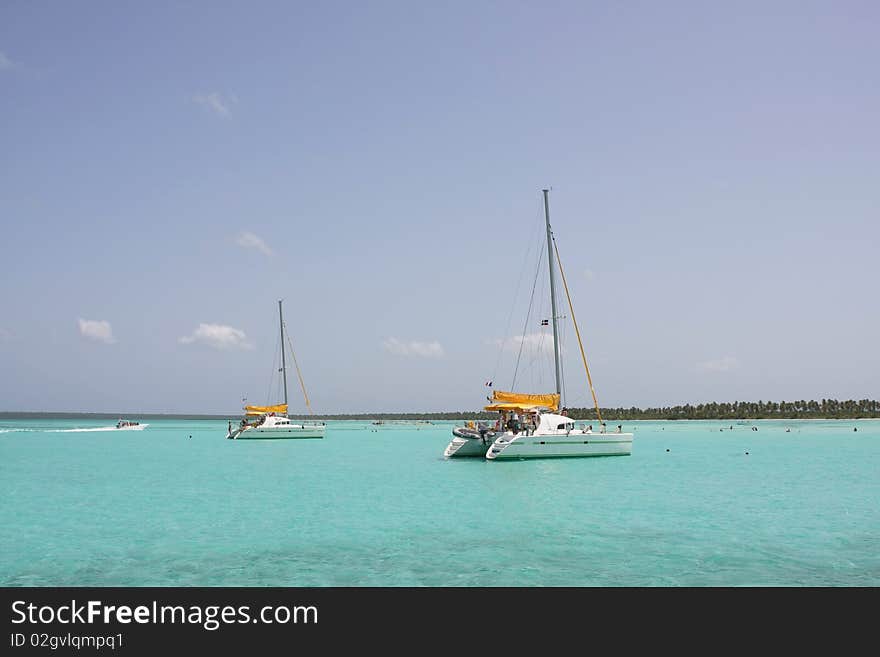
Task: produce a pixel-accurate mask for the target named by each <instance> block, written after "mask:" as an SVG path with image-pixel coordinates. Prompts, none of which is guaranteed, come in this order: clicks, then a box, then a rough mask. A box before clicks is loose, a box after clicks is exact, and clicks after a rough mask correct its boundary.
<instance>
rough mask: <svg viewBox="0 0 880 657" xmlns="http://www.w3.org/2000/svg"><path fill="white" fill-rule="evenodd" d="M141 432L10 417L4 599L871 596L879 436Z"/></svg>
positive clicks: (681, 428) (878, 546)
mask: <svg viewBox="0 0 880 657" xmlns="http://www.w3.org/2000/svg"><path fill="white" fill-rule="evenodd" d="M131 419H134V420H140V421H141V422H149V426H148V427H147V428H146V429H145V430H143V431H115V430H99V431H94V430H92V431H81V430H77V431H73V429H96V428H102V427H104V428H106V427H112V426H113V425H114V424H115V423H114V422H113V421H110V420H90V421H85V420H73V419H71V420H3V421H0V481H2V484H3V504H2V507H0V527H2V528H3V529H2V533H0V584H2V585H4V586H117V585H118V586H652V587H667V586H697V587H702V586H765V585H766V586H878V585H880V421H876V420H844V421H756V422H753V423H751V424H748V425H742V424H736V423H731V422H726V423H723V422H721V421H705V422H629V423H624V429H625V430H628V431H634V433H635V441H634V449H633V454H632V456H629V457H607V458H577V459H552V460H538V461H516V462H487V461H485V460H483V459H452V460H444V458H443V456H442V454H443V449H444V448H445V447H446V444H447V443H448V441H449V440H450V438H451V434H450V430H451V427H452V426H453V424H454V423H451V422H450V423H434V424H416V423H409V424H405V423H392V424H385V425H381V426H373V425H371V424H370V423H368V422H341V421H340V422H329V423H328V427H327V434H326V438H325V439H324V440H279V441H231V440H226V439H225V438H224V436H225V433H226V422H225V421H214V420H167V419H166V420H150V419H143V418H136V417H135V418H131ZM616 424H617V423H616V422H613V424H612V422H611V421H609V426H613V425H616ZM731 424H732V426H733V429H732V430H731V429H730V428H729V427H730V426H731ZM752 426H756V427H758V431H753V430H752ZM853 427H858V431H857V432H854V431H853ZM721 428H723V429H724V431H720V429H721ZM786 428H790V430H791V431H790V432H786ZM190 436H191V437H190Z"/></svg>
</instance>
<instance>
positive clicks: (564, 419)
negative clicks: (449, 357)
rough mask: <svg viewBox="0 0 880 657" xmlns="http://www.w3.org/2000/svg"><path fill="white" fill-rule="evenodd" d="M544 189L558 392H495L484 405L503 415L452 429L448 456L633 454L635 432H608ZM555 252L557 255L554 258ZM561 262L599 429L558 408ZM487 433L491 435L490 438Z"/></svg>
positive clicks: (560, 389) (508, 457)
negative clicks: (477, 427) (474, 427)
mask: <svg viewBox="0 0 880 657" xmlns="http://www.w3.org/2000/svg"><path fill="white" fill-rule="evenodd" d="M543 192H544V220H545V224H546V231H547V256H548V264H549V268H550V303H551V309H552V315H553V356H554V364H555V372H556V391H555V393H543V394H533V393H521V392H504V391H500V390H495V391H493V394H492V399H491V403H490V404H489V405H488V406H486V407H485V410H487V411H497V412H498V413H499V418H498V420H497V421H496V423H495V425H494V426H493V427H491V428H490V427H483V431H482V432H480V431H477V432H473V431H471V432H468V431H463V430H462V429H458V430H457V431H456V430H454V431H453V434H454V437H453V439H452V441H451V442H450V443H449V445H447V447H446V450H445V451H444V456H446V457H447V458H449V457H457V456H483V457H485V458H487V459H489V460H493V461H494V460H507V459H529V458H554V457H577V456H622V455H630V454H632V442H633V434H631V433H624V432H623V431H622V429H621V428H619V429H618V431H617V432H614V433H607V432H606V431H605V422H604V421H603V420H602V413H601V411H600V409H599V402H598V400H597V398H596V392H595V390H594V389H593V381H592V377H591V376H590V370H589V367H588V366H587V358H586V354H585V352H584V348H583V344H582V343H581V338H580V330H579V329H578V326H577V322H576V321H575V317H574V307H573V306H572V303H571V297H570V296H569V294H568V284H567V283H566V282H565V273H564V272H563V270H562V265H561V263H560V262H559V251H558V250H557V249H556V248H555V242H554V240H553V232H552V231H551V229H550V204H549V199H548V194H549V191H548V190H546V189H545V190H543ZM554 254H555V258H554ZM556 267H559V272H560V274H561V275H562V281H563V284H564V286H565V294H566V297H567V298H568V304H569V309H570V311H571V319H572V323H573V324H574V327H575V332H576V335H577V339H578V346H579V347H580V353H581V358H582V360H583V364H584V370H585V372H586V375H587V382H588V384H589V387H590V393H591V394H592V397H593V403H594V405H595V409H596V417H597V418H598V420H597V422H598V426H599V429H598V430H597V431H593V429H592V425H589V426H587V427H585V426H584V424H583V423H581V424H580V426H576V425H577V423H576V422H575V420H573V419H572V418H570V417H568V416H567V415H565V411H564V409H563V411H562V412H560V406H561V404H560V401H561V399H562V375H561V369H562V368H561V363H560V359H559V328H558V320H559V314H558V313H557V310H556V281H555V269H556ZM487 434H492V438H491V439H490V440H487V439H486V436H487Z"/></svg>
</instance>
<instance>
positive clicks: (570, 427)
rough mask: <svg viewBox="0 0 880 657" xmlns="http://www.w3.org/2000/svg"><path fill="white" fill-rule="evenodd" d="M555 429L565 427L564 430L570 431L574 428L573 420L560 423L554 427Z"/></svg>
mask: <svg viewBox="0 0 880 657" xmlns="http://www.w3.org/2000/svg"><path fill="white" fill-rule="evenodd" d="M556 428H557V429H565V430H566V431H572V430H573V429H574V422H571V423H565V424H560V425H559V426H557V427H556Z"/></svg>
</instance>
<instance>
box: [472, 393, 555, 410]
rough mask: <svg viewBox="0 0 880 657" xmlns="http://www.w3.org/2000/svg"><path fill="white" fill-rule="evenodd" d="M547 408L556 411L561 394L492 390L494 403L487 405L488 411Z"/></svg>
mask: <svg viewBox="0 0 880 657" xmlns="http://www.w3.org/2000/svg"><path fill="white" fill-rule="evenodd" d="M540 408H543V409H547V410H549V411H555V410H557V409H558V408H559V395H557V394H551V395H529V394H526V393H522V392H504V391H503V390H494V391H492V403H491V404H489V405H488V406H486V407H485V410H487V411H509V410H516V409H519V410H535V409H540Z"/></svg>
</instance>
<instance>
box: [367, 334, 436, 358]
mask: <svg viewBox="0 0 880 657" xmlns="http://www.w3.org/2000/svg"><path fill="white" fill-rule="evenodd" d="M382 347H383V348H384V349H385V351H387V352H388V353H391V354H394V355H395V356H418V357H420V358H442V357H443V355H444V352H443V346H442V345H441V344H440V343H439V342H437V341H434V342H419V341H417V340H411V341H410V342H403V341H401V340H398V339H397V338H388V339H386V340H384V341H383V342H382Z"/></svg>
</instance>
